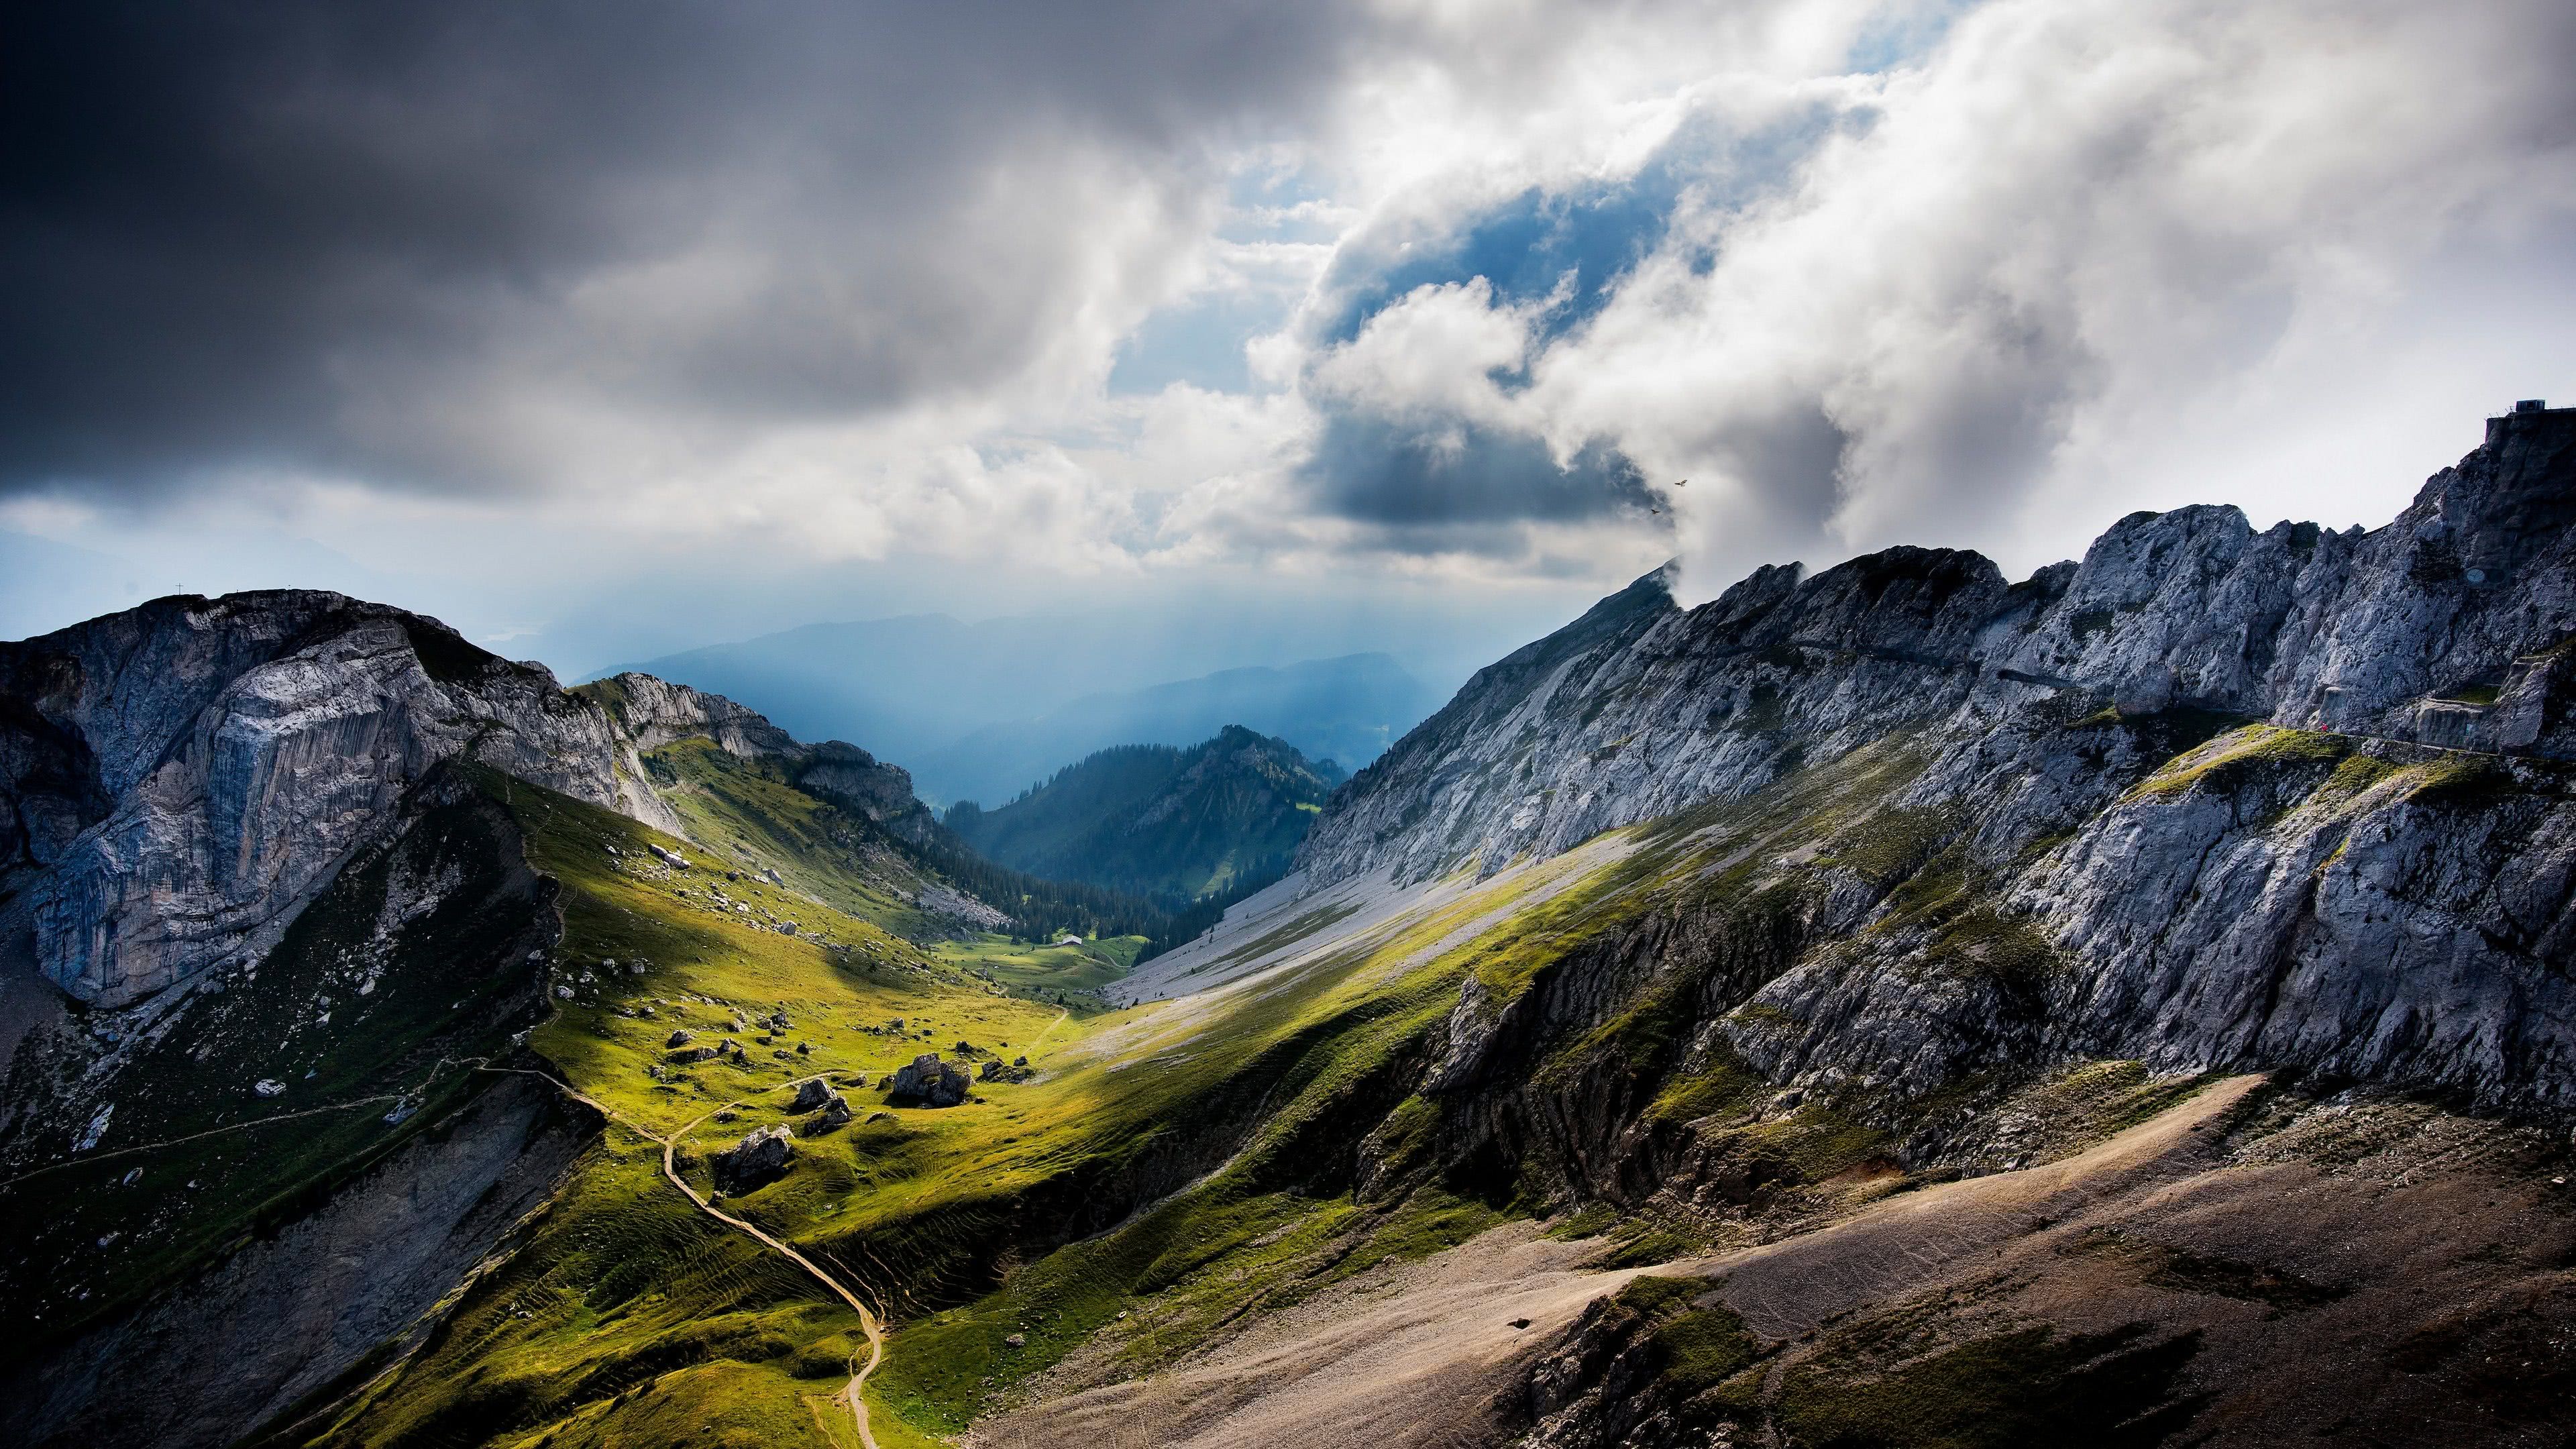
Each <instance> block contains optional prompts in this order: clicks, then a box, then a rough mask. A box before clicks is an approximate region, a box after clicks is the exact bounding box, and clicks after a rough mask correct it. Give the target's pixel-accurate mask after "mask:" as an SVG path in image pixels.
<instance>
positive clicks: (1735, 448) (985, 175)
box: [0, 0, 2576, 589]
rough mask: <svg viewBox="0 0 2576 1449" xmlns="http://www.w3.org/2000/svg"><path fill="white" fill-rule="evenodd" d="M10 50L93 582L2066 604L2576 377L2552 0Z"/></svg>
mask: <svg viewBox="0 0 2576 1449" xmlns="http://www.w3.org/2000/svg"><path fill="white" fill-rule="evenodd" d="M6 42H7V43H6V44H5V45H0V116H5V124H0V335H4V336H5V338H6V340H7V342H8V345H7V346H6V347H0V524H14V525H16V526H18V527H21V528H33V529H40V530H43V531H47V532H50V533H53V534H54V535H56V536H58V537H63V538H67V539H71V540H73V541H78V542H87V543H93V544H95V543H99V542H102V541H109V542H112V536H113V534H114V533H115V531H116V530H117V529H119V528H140V527H147V526H161V527H167V526H171V522H172V520H174V519H179V518H184V517H202V516H206V515H208V514H210V513H212V514H230V515H231V516H234V517H239V516H242V515H243V514H244V513H245V511H248V512H249V513H253V514H256V515H257V516H260V517H263V518H269V519H273V520H275V521H276V522H277V523H278V525H279V526H280V527H283V528H286V529H289V530H294V531H299V532H302V533H309V534H314V535H318V536H321V537H324V538H326V539H327V540H328V541H329V542H330V543H331V544H332V546H333V547H335V548H339V549H341V550H343V551H345V552H348V553H350V554H352V555H355V556H361V557H370V556H373V557H379V558H381V557H393V556H399V555H401V554H403V553H404V552H405V551H406V550H416V549H417V548H419V547H420V540H422V539H423V538H426V537H436V538H440V539H442V540H449V539H456V538H467V537H471V536H473V534H474V532H475V531H476V530H478V529H482V530H489V529H491V528H493V527H495V526H496V525H497V526H506V527H507V528H508V529H509V530H510V531H511V532H512V533H513V534H514V535H515V536H516V537H517V538H518V539H519V540H521V542H522V545H523V548H524V553H523V552H521V551H520V550H517V549H514V550H505V551H504V552H507V553H509V554H511V556H512V557H514V558H524V557H525V556H526V555H527V554H535V555H540V556H546V557H550V558H554V559H557V560H560V561H561V565H560V566H562V567H564V568H567V569H571V570H574V571H579V570H580V569H582V568H592V569H597V570H602V571H605V570H609V569H611V568H613V567H615V566H616V565H617V563H618V562H619V561H620V560H624V559H629V558H632V557H634V556H636V554H637V551H638V550H642V551H644V552H646V553H650V552H651V551H652V550H657V549H659V550H673V549H690V550H696V551H698V552H699V553H700V554H701V555H702V556H707V555H714V556H721V555H725V554H727V553H731V554H733V555H735V556H738V557H741V558H743V559H745V560H750V559H754V558H760V557H770V556H782V555H783V556H789V557H793V558H795V559H798V560H803V561H808V562H816V563H829V562H831V561H835V560H897V559H933V560H937V559H951V560H973V561H977V562H992V561H1007V562H1010V563H1013V564H1014V565H1015V566H1022V567H1028V568H1036V569H1046V570H1055V571H1060V572H1064V573H1068V574H1075V575H1080V574H1086V573H1088V574H1094V575H1097V574H1102V573H1110V574H1124V575H1138V574H1147V575H1150V574H1152V573H1154V572H1155V571H1157V570H1166V571H1172V570H1205V569H1209V568H1219V569H1243V568H1258V569H1262V570H1265V571H1267V572H1270V573H1272V574H1274V575H1280V576H1287V577H1299V576H1303V577H1311V578H1317V579H1322V578H1328V577H1332V576H1336V575H1350V574H1353V573H1366V574H1373V575H1377V576H1407V577H1445V578H1450V579H1454V580H1458V581H1461V582H1462V585H1463V586H1471V587H1472V586H1495V587H1500V586H1503V585H1505V584H1508V583H1510V582H1512V581H1515V580H1532V579H1537V580H1546V579H1567V580H1586V581H1593V582H1607V581H1615V580H1617V579H1620V578H1624V577H1626V576H1628V575H1631V574H1633V573H1635V572H1637V571H1638V570H1639V569H1641V568H1643V567H1645V566H1648V565H1650V564H1651V563H1653V562H1654V561H1656V560H1657V559H1660V558H1661V557H1663V556H1665V555H1666V554H1668V553H1671V552H1674V551H1679V552H1680V553H1681V554H1682V555H1683V556H1684V558H1685V560H1686V563H1687V566H1688V567H1687V574H1686V576H1687V578H1688V579H1689V580H1690V581H1691V585H1692V587H1694V588H1698V589H1708V588H1713V587H1716V586H1717V585H1719V584H1721V583H1722V582H1724V581H1725V580H1726V579H1727V578H1729V577H1731V576H1732V575H1733V574H1735V573H1737V572H1740V571H1741V570H1742V569H1743V568H1745V567H1747V566H1749V565H1751V564H1753V563H1757V562H1761V561H1765V560H1770V559H1777V558H1787V557H1804V558H1806V559H1808V560H1809V561H1810V562H1817V563H1821V562H1825V561H1829V560H1830V559H1833V558H1837V557H1841V556H1845V555H1848V554H1849V553H1852V552H1856V551H1859V550H1862V549H1866V548H1871V547H1877V546H1881V545H1884V544H1887V543H1892V542H1897V541H1921V542H1941V543H1956V544H1968V545H1975V546H1981V547H1985V548H1987V549H1988V550H1989V551H1992V552H1996V553H1998V554H1999V555H2000V556H2002V557H2004V558H2005V559H2006V561H2007V562H2008V563H2012V564H2015V565H2022V564H2027V563H2033V562H2038V561H2040V560H2042V559H2044V558H2047V557H2053V556H2055V555H2057V554H2059V553H2063V552H2065V551H2067V550H2068V549H2069V548H2070V547H2072V546H2074V545H2075V544H2077V543H2079V542H2080V540H2081V539H2083V538H2084V537H2086V536H2089V534H2090V533H2091V532H2093V531H2094V530H2096V529H2097V528H2098V527H2099V526H2100V525H2101V523H2102V522H2103V521H2104V520H2106V519H2107V518H2109V517H2113V516H2116V515H2117V514H2118V513H2120V512H2123V511H2126V509H2127V508H2129V507H2134V506H2142V505H2143V506H2153V505H2155V504H2158V503H2171V502H2178V501H2184V500H2186V499H2189V498H2221V499H2226V500H2229V501H2237V502H2241V503H2244V504H2245V505H2247V506H2248V508H2249V511H2253V512H2257V513H2263V512H2267V511H2271V512H2277V513H2317V512H2327V513H2329V514H2331V511H2332V510H2333V509H2335V508H2337V507H2342V508H2349V509H2355V510H2368V511H2367V512H2360V513H2356V516H2369V513H2371V512H2384V511H2385V509H2384V507H2382V506H2381V504H2382V502H2383V500H2384V499H2387V498H2393V497H2394V496H2397V495H2398V494H2401V493H2402V492H2403V491H2404V489H2405V487H2406V484H2407V482H2408V481H2409V480H2410V479H2412V478H2414V477H2420V476H2421V474H2422V473H2423V472H2425V471H2427V470H2429V469H2430V468H2431V467H2433V466H2436V465H2438V464H2439V463H2440V462H2442V461H2445V459H2446V457H2447V456H2449V455H2451V454H2456V452H2458V451H2459V449H2460V446H2464V443H2462V444H2459V445H2453V443H2451V442H2450V441H2448V440H2451V439H2454V438H2470V437H2473V435H2474V434H2473V429H2474V416H2475V414H2476V413H2477V411H2479V410H2481V409H2484V408H2489V407H2493V406H2496V405H2498V404H2500V403H2501V402H2503V401H2506V400H2508V398H2509V396H2511V395H2513V394H2518V393H2525V392H2530V391H2536V390H2539V389H2541V388H2544V387H2545V386H2546V385H2548V384H2549V383H2551V382H2553V381H2555V382H2557V383H2558V384H2559V385H2560V387H2561V389H2562V390H2565V389H2567V388H2576V368H2571V365H2570V363H2569V362H2568V360H2567V357H2566V354H2565V349H2564V343H2563V339H2564V338H2565V337H2566V336H2567V335H2569V334H2568V332H2567V329H2566V323H2567V321H2568V320H2570V319H2569V314H2570V312H2571V310H2576V263H2571V261H2570V257H2571V255H2576V249H2571V248H2570V247H2569V246H2568V245H2566V243H2567V242H2568V241H2569V239H2570V237H2571V235H2576V89H2571V88H2570V87H2568V86H2567V85H2566V84H2565V83H2564V77H2565V76H2566V75H2567V74H2568V73H2569V67H2570V63H2571V62H2576V12H2571V11H2569V10H2568V8H2567V7H2566V6H2564V5H2563V4H2560V3H2552V0H2495V3H2492V4H2488V5H2482V6H2477V7H2450V8H2437V7H2426V6H2422V5H2420V4H2405V3H2394V0H2256V3H2251V4H2247V3H2235V4H2220V3H2213V0H2047V3H2041V0H1984V3H1981V4H1967V5H1960V4H1951V3H1944V0H1911V3H1909V0H1755V3H1749V4H1742V5H1732V6H1725V7H1717V6H1708V5H1705V4H1680V3H1671V4H1666V3H1651V0H1636V3H1625V4H1598V3H1587V4H1573V3H1549V0H1335V3H1324V0H1317V3H1311V4H1299V5H1290V6H1281V5H1263V4H1251V3H1239V4H1228V3H1209V0H1197V3H1190V4H1179V3H1165V0H1127V3H1120V4H1112V5H1105V6H1104V5H1094V6H1080V7H1071V6H1060V5H1056V6H1047V5H1034V4H1028V5H1010V4H987V5H973V4H961V5H951V6H936V7H932V6H864V7H860V6H842V5H825V4H819V3H815V4H790V5H784V6H769V7H762V8H761V9H759V10H758V11H756V12H755V11H750V10H744V9H742V8H740V7H720V6H703V5H680V4H661V5H643V6H633V7H622V8H621V9H620V10H619V11H618V12H617V14H616V16H615V17H614V19H613V21H612V20H610V19H607V18H604V17H603V15H602V12H600V11H598V10H597V9H596V8H595V7H580V6H571V5H562V4H543V3H540V4H535V5H527V4H512V5H499V4H486V3H472V0H469V3H462V4H445V5H439V6H419V7H396V8H368V9H365V10H355V11H353V10H350V9H348V8H347V7H336V6H323V5H318V4H293V3H288V4H278V5H269V6H257V7H239V6H228V5H211V4H209V5H200V6H195V7H182V8H179V9H176V10H160V11H154V12H150V13H148V14H147V13H145V12H143V11H141V10H139V9H138V10H119V9H115V8H111V7H56V9H55V10H54V11H53V12H52V13H42V12H38V13H31V14H28V15H21V16H15V17H13V18H12V20H11V21H10V22H9V33H8V35H7V37H6ZM1684 478H1687V479H1689V480H1690V482H1689V485H1688V486H1687V487H1686V488H1684V487H1681V486H1678V480H1681V479H1684ZM2373 490H2377V491H2373ZM2267 521H2268V520H2267ZM2329 521H2336V522H2342V521H2351V520H2350V519H2347V518H2341V517H2330V518H2329ZM478 566H479V565H478V563H477V562H476V561H475V560H473V559H470V558H465V557H462V556H460V557H459V559H458V560H457V562H456V563H455V565H454V567H455V568H456V570H458V571H459V573H460V574H466V575H470V574H472V573H473V572H474V571H475V569H476V568H477V567H478ZM1194 576H1195V575H1194ZM486 582H487V583H488V582H489V580H486Z"/></svg>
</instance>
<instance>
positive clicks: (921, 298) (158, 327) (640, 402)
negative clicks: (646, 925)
mask: <svg viewBox="0 0 2576 1449" xmlns="http://www.w3.org/2000/svg"><path fill="white" fill-rule="evenodd" d="M6 26H7V28H6V32H5V36H0V337H5V339H6V345H5V346H0V488H16V487H23V486H27V485H30V484H36V483H43V482H46V481H49V480H72V481H78V482H87V483H96V484H102V485H106V486H108V487H111V488H119V489H132V488H148V487H150V486H152V485H155V484H159V483H165V482H167V481H170V480H172V479H174V478H176V477H180V476H184V475H186V474H188V473H190V472H191V471H194V470H199V469H203V468H207V467H224V466H234V465H241V464H252V465H259V464H268V465H274V466H277V467H282V468H321V469H333V470H342V471H345V472H348V473H352V474H354V475H356V476H360V477H364V478H368V479H370V481H374V482H378V483H387V484H395V485H405V484H408V485H416V486H430V487H512V486H518V485H523V484H526V483H528V482H530V481H532V479H531V477H530V476H529V475H530V474H532V473H535V472H539V471H542V469H541V460H542V458H543V457H544V456H545V455H546V453H547V451H548V449H547V447H542V446H535V445H532V444H531V443H530V442H529V440H527V439H526V438H524V437H512V436H508V435H507V434H508V432H509V429H510V427H512V426H517V427H522V428H524V427H525V426H527V424H526V423H525V422H524V420H523V421H521V422H520V423H518V424H502V423H495V424H493V431H492V434H491V435H484V434H481V433H478V431H477V428H476V426H475V424H474V420H473V419H474V415H475V414H476V412H477V410H478V409H479V408H481V407H482V406H483V405H485V404H486V403H488V402H489V401H491V400H492V399H494V398H495V397H499V398H503V399H513V398H516V399H524V398H525V397H526V396H527V395H528V394H529V393H530V392H531V391H538V392H543V393H545V394H546V396H547V398H548V400H549V403H550V405H551V404H552V403H553V402H554V399H553V393H554V392H556V391H560V392H561V394H562V398H561V400H560V410H561V411H564V412H568V413H580V412H581V411H582V410H583V409H584V408H585V407H587V406H588V405H589V404H590V403H592V402H594V401H602V400H605V401H607V402H609V403H612V404H613V407H612V408H610V409H608V410H607V411H610V412H613V411H615V410H616V409H640V410H647V411H653V410H659V411H664V412H668V413H672V414H676V415H678V416H679V417H680V418H682V419H683V420H684V421H685V420H686V419H689V418H702V419H715V420H721V421H724V422H740V421H742V420H745V419H753V420H757V419H762V418H771V419H795V418H804V417H822V416H839V415H846V414H848V413H850V412H852V411H862V412H863V411H865V410H867V409H871V408H882V407H886V406H890V405H893V404H895V403H898V402H902V401H904V400H908V399H915V398H919V397H922V396H925V395H937V394H941V393H943V392H947V391H953V390H964V389H972V388H975V387H977V386H979V385H987V384H990V383H991V382H992V381H993V380H994V379H996V378H1000V377H1004V376H1007V375H1009V374H1010V373H1011V372H1012V371H1013V370H1014V369H1016V368H1019V367H1021V366H1023V365H1024V364H1025V363H1026V362H1027V360H1028V359H1029V358H1030V356H1031V355H1032V354H1034V353H1035V352H1037V351H1039V350H1040V349H1042V348H1044V347H1046V346H1047V345H1049V342H1050V336H1051V334H1052V333H1053V332H1054V331H1056V330H1057V329H1059V328H1061V327H1062V326H1063V325H1065V323H1066V321H1067V318H1068V316H1069V315H1070V314H1071V313H1072V312H1073V311H1075V310H1076V309H1078V308H1079V307H1080V305H1081V304H1082V300H1083V299H1082V297H1081V296H1080V295H1077V293H1078V288H1077V286H1076V282H1077V281H1078V280H1079V279H1080V278H1082V277H1085V276H1089V275H1091V274H1094V273H1096V272H1097V271H1099V270H1100V265H1099V263H1098V262H1097V259H1096V258H1091V257H1088V256H1086V255H1085V253H1084V251H1083V248H1084V245H1085V243H1084V241H1083V239H1082V238H1083V236H1084V234H1085V233H1087V232H1093V231H1099V230H1108V231H1112V232H1115V231H1117V228H1118V226H1119V225H1121V224H1122V222H1121V220H1120V219H1119V218H1108V219H1104V218H1103V217H1102V216H1101V215H1099V214H1097V213H1096V212H1083V211H1079V210H1068V208H1080V207H1085V206H1114V207H1118V208H1123V209H1125V210H1129V211H1133V210H1138V209H1141V210H1143V211H1145V212H1147V213H1149V216H1148V218H1147V222H1148V223H1150V221H1151V215H1150V214H1151V213H1154V212H1155V211H1156V210H1157V208H1161V209H1164V210H1167V211H1170V212H1174V213H1179V212H1186V211H1187V209H1188V208H1189V207H1191V206H1193V205H1195V204H1196V202H1195V199H1194V198H1195V192H1194V190H1193V188H1194V187H1195V186H1196V185H1197V184H1198V183H1199V182H1201V181H1203V180H1204V179H1205V175H1204V173H1205V172H1206V171H1207V169H1208V168H1209V165H1210V163H1209V161H1208V159H1207V158H1208V151H1209V148H1210V146H1211V145H1212V144H1213V143H1215V142H1216V141H1218V140H1220V139H1222V138H1224V137H1225V136H1226V135H1228V134H1229V131H1230V129H1232V130H1240V129H1245V128H1250V127H1257V126H1259V125H1263V124H1269V123H1274V122H1280V121H1282V120H1288V119H1293V116H1294V113H1295V112H1296V110H1297V108H1298V107H1299V106H1301V105H1302V104H1304V103H1305V101H1306V100H1307V99H1308V98H1309V97H1310V96H1311V95H1312V94H1313V93H1314V92H1315V90H1316V88H1317V86H1318V83H1319V81H1320V80H1322V79H1323V78H1325V77H1327V76H1329V75H1330V74H1331V73H1332V72H1333V70H1334V68H1335V67H1336V65H1337V64H1339V63H1340V61H1341V59H1342V57H1343V56H1344V55H1346V54H1347V52H1348V48H1349V47H1351V46H1354V45H1365V44H1367V43H1368V35H1367V32H1366V30H1365V28H1364V27H1362V26H1360V25H1357V24H1354V23H1351V21H1350V18H1349V17H1347V16H1345V15H1343V14H1342V13H1340V10H1339V7H1337V6H1334V5H1329V4H1299V5H1293V6H1279V5H1265V4H1251V3H1240V4H1226V3H1142V0H1135V3H1112V4H1091V5H1081V6H1067V5H1055V4H1038V3H1032V4H1021V5H936V6H933V5H909V4H888V5H827V4H807V5H765V6H759V7H750V6H725V5H708V4H690V5H679V4H636V5H619V6H612V7H602V6H587V5H571V4H542V3H540V4H500V3H470V0H469V3H455V4H434V5H413V6H337V5H321V4H199V5H194V6H174V7H140V6H98V5H79V6H55V7H21V8H18V9H16V10H14V11H13V12H12V18H11V19H10V20H9V21H8V22H7V23H6ZM1086 168H1088V170H1086ZM1089 172H1098V173H1099V178H1098V179H1086V177H1087V175H1088V173H1089ZM1129 220H1132V218H1131V219H1129ZM1148 229H1149V230H1150V227H1148ZM1134 230H1135V227H1133V226H1131V227H1130V233H1132V232H1133V231H1134ZM1130 233H1119V234H1120V235H1129V239H1130V240H1131V241H1132V240H1133V237H1132V235H1130ZM1095 245H1096V243H1095ZM1086 268H1087V269H1089V270H1088V271H1086ZM549 446H552V445H549Z"/></svg>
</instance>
